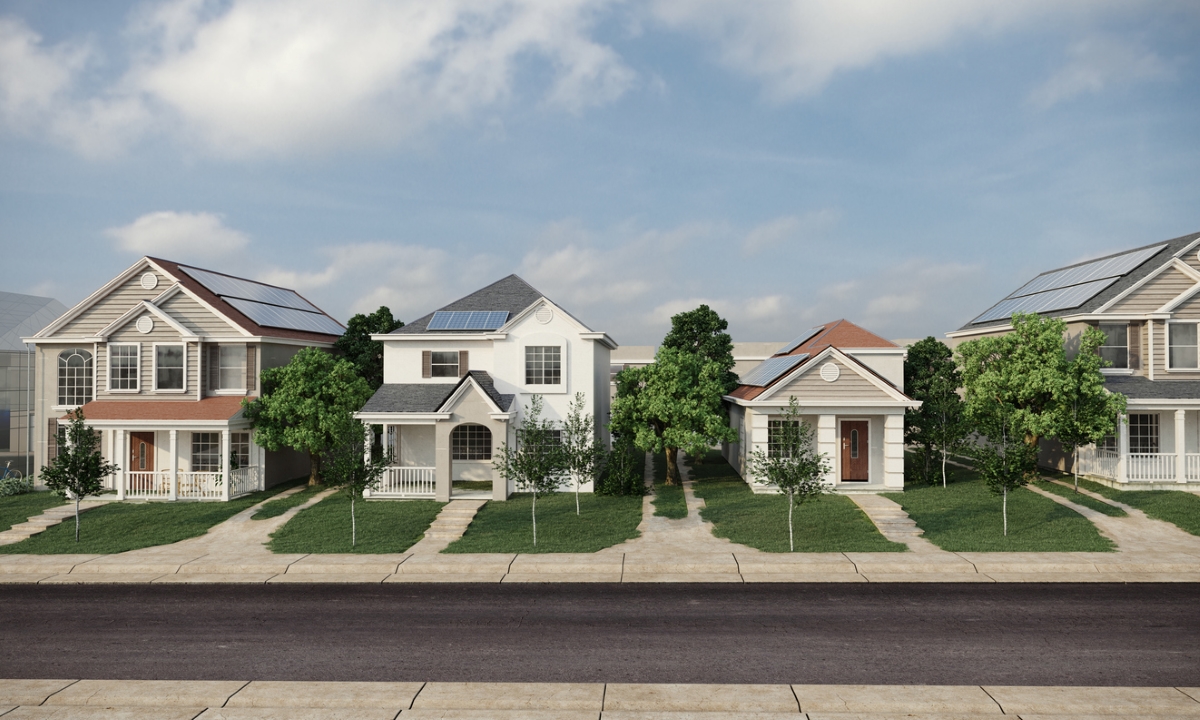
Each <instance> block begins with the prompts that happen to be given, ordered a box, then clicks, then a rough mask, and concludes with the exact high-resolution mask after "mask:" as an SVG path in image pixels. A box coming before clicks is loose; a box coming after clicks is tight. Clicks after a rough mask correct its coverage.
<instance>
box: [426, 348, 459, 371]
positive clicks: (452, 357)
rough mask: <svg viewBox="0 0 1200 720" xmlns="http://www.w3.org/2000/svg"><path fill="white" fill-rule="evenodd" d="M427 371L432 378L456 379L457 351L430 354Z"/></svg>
mask: <svg viewBox="0 0 1200 720" xmlns="http://www.w3.org/2000/svg"><path fill="white" fill-rule="evenodd" d="M429 370H430V375H431V376H432V377H448V378H456V377H458V351H457V350H454V351H451V352H438V351H436V350H435V351H434V352H432V353H430V365H429Z"/></svg>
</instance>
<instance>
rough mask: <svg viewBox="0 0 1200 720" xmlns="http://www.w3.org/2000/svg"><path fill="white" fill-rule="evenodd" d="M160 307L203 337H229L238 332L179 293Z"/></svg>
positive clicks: (209, 311) (210, 311)
mask: <svg viewBox="0 0 1200 720" xmlns="http://www.w3.org/2000/svg"><path fill="white" fill-rule="evenodd" d="M160 307H161V308H162V309H163V310H164V311H166V313H167V314H168V315H170V316H171V317H172V318H174V319H175V320H176V321H178V322H179V324H180V325H183V326H184V327H185V328H187V329H188V330H190V331H192V332H193V333H195V334H196V335H200V336H201V337H204V336H208V337H229V336H230V335H239V334H240V333H239V332H238V330H236V329H235V328H233V327H232V326H231V325H230V324H229V323H227V322H225V321H224V320H222V319H221V318H220V317H218V316H217V315H215V314H214V313H213V311H212V310H209V309H208V308H206V307H204V306H203V305H201V304H200V303H198V302H196V301H195V300H193V299H192V298H191V297H189V296H188V295H185V294H184V293H182V292H181V293H177V294H176V295H175V296H174V297H172V298H170V299H169V300H167V301H166V302H164V303H163V304H162V305H160Z"/></svg>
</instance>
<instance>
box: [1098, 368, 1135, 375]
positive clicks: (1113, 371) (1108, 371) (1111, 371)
mask: <svg viewBox="0 0 1200 720" xmlns="http://www.w3.org/2000/svg"><path fill="white" fill-rule="evenodd" d="M1100 374H1101V375H1132V374H1133V368H1100Z"/></svg>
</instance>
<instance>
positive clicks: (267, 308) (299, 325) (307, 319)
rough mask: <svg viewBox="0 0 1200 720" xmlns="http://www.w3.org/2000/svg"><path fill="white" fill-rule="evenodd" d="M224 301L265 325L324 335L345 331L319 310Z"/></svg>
mask: <svg viewBox="0 0 1200 720" xmlns="http://www.w3.org/2000/svg"><path fill="white" fill-rule="evenodd" d="M225 302H227V303H229V304H230V305H232V306H234V307H235V308H237V309H238V310H240V311H241V312H242V313H243V314H244V315H245V316H246V317H248V318H250V319H251V320H253V321H254V322H256V323H258V324H259V325H263V326H265V327H274V328H283V329H285V330H300V331H303V332H315V333H323V334H325V335H341V334H342V333H344V332H346V328H344V327H342V326H341V325H340V324H339V323H338V322H337V321H336V320H334V319H333V318H331V317H329V316H328V315H326V314H325V313H321V312H315V313H314V312H306V311H304V310H295V309H293V308H286V307H279V306H278V305H267V304H265V303H260V302H254V301H253V300H243V299H241V298H234V297H227V298H225Z"/></svg>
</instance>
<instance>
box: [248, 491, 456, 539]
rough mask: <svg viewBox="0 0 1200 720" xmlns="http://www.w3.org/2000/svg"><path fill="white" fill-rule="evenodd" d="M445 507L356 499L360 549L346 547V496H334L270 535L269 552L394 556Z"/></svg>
mask: <svg viewBox="0 0 1200 720" xmlns="http://www.w3.org/2000/svg"><path fill="white" fill-rule="evenodd" d="M444 505H445V503H440V502H435V501H433V500H373V501H369V502H368V501H366V500H362V499H359V500H358V501H357V502H355V503H354V508H355V517H356V518H357V519H358V522H357V525H358V544H357V545H355V546H354V547H353V548H352V547H351V546H350V497H349V496H348V495H346V493H344V492H338V493H334V494H333V495H330V496H329V497H327V498H325V499H324V500H322V501H321V502H319V503H317V504H316V505H313V506H312V507H310V508H305V509H304V510H301V511H300V512H298V513H296V517H294V518H292V519H291V520H288V522H287V524H286V525H284V526H283V527H281V528H279V529H278V530H276V531H275V532H274V533H273V534H272V535H271V542H270V543H269V544H268V547H270V548H271V550H272V551H273V552H277V553H360V554H371V553H398V552H404V551H405V550H407V549H409V548H410V547H412V546H413V545H415V544H416V543H417V541H418V540H420V539H421V538H422V537H424V536H425V531H426V530H428V529H429V525H430V523H432V522H433V519H434V518H436V517H437V515H438V513H439V512H441V510H442V507H443V506H444Z"/></svg>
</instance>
